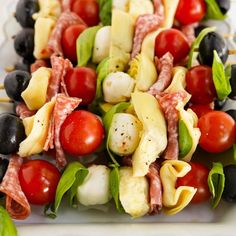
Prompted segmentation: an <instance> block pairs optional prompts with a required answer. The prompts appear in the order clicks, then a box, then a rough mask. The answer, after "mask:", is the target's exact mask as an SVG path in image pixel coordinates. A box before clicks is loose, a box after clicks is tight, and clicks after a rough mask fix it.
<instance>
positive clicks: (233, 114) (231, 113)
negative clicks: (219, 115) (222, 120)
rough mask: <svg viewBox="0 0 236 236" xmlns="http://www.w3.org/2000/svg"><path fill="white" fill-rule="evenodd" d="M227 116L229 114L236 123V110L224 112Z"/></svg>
mask: <svg viewBox="0 0 236 236" xmlns="http://www.w3.org/2000/svg"><path fill="white" fill-rule="evenodd" d="M226 113H227V114H229V115H230V116H231V117H232V118H233V119H234V120H235V121H236V110H233V109H231V110H228V111H226Z"/></svg>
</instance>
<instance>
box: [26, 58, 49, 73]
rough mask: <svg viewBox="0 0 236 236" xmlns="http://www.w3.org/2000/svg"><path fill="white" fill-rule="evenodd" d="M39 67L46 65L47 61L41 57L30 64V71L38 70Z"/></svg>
mask: <svg viewBox="0 0 236 236" xmlns="http://www.w3.org/2000/svg"><path fill="white" fill-rule="evenodd" d="M40 67H48V63H47V61H45V60H43V59H38V60H36V61H35V62H34V63H33V64H31V66H30V72H31V73H33V72H35V71H36V70H38V69H39V68H40Z"/></svg>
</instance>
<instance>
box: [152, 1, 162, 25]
mask: <svg viewBox="0 0 236 236" xmlns="http://www.w3.org/2000/svg"><path fill="white" fill-rule="evenodd" d="M153 5H154V14H155V15H158V16H159V17H160V18H161V19H162V20H164V15H165V8H164V4H163V0H153Z"/></svg>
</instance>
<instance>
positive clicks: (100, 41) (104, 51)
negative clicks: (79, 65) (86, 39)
mask: <svg viewBox="0 0 236 236" xmlns="http://www.w3.org/2000/svg"><path fill="white" fill-rule="evenodd" d="M110 41H111V26H104V27H102V28H101V29H100V30H98V32H97V34H96V37H95V41H94V48H93V62H94V63H99V62H101V61H102V60H103V59H105V58H107V57H108V56H109V50H110Z"/></svg>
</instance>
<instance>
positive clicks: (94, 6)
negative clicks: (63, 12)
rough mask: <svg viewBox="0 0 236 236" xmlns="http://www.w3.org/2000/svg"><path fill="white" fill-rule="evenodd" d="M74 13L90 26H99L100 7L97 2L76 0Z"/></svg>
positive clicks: (94, 0) (73, 6)
mask: <svg viewBox="0 0 236 236" xmlns="http://www.w3.org/2000/svg"><path fill="white" fill-rule="evenodd" d="M72 11H73V12H75V13H76V14H77V15H79V16H80V17H81V18H82V19H83V20H84V22H85V23H86V24H87V25H88V26H94V25H98V23H99V21H100V20H99V5H98V2H97V1H96V0H76V1H74V3H73V5H72Z"/></svg>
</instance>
